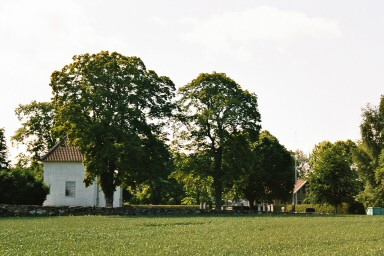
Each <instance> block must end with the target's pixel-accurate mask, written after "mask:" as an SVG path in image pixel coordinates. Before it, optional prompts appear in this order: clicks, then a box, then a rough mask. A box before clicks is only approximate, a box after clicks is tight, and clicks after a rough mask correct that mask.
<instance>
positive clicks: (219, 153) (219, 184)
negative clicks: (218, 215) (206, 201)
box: [213, 147, 223, 211]
mask: <svg viewBox="0 0 384 256" xmlns="http://www.w3.org/2000/svg"><path fill="white" fill-rule="evenodd" d="M222 159H223V149H222V148H221V147H219V148H218V149H217V150H216V152H215V170H214V176H213V186H214V189H215V205H216V206H215V209H216V211H221V201H222V197H223V181H222V175H223V174H222V170H221V164H222Z"/></svg>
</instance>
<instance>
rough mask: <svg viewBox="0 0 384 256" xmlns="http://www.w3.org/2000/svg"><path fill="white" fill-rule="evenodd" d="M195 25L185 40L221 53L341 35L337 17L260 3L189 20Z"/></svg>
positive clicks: (281, 45)
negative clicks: (249, 7)
mask: <svg viewBox="0 0 384 256" xmlns="http://www.w3.org/2000/svg"><path fill="white" fill-rule="evenodd" d="M186 24H191V26H192V28H191V30H190V31H188V32H186V33H184V34H183V35H182V40H184V41H187V42H189V43H194V44H200V45H202V46H204V47H206V48H208V50H210V51H213V52H218V53H223V52H226V53H230V52H235V53H237V54H238V53H240V54H245V55H246V54H248V53H249V50H248V49H251V48H252V46H253V45H254V44H255V43H269V44H270V43H272V44H277V45H276V47H277V49H280V51H281V50H282V47H283V48H284V47H285V46H286V45H287V44H293V43H295V42H296V41H299V40H303V39H315V40H329V39H334V38H338V37H340V36H341V31H340V28H339V26H338V24H337V22H335V21H330V20H327V19H325V18H321V17H309V16H308V15H306V14H304V13H300V12H293V11H281V10H279V9H277V8H274V7H269V6H259V7H257V8H254V9H250V10H246V11H243V12H227V13H221V14H219V15H215V16H212V17H211V18H209V19H207V20H203V21H197V20H195V21H194V22H192V21H191V20H188V23H186Z"/></svg>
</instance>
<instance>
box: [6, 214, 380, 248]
mask: <svg viewBox="0 0 384 256" xmlns="http://www.w3.org/2000/svg"><path fill="white" fill-rule="evenodd" d="M383 227H384V216H341V215H340V216H316V215H311V216H288V215H287V216H284V215H280V216H260V215H252V216H251V215H249V216H192V217H116V216H114V217H106V216H69V217H35V218H0V255H383V254H384V236H383V234H384V233H383Z"/></svg>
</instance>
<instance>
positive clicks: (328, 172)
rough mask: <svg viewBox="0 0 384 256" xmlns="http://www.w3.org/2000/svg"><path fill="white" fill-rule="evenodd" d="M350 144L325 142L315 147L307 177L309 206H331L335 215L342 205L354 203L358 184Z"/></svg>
mask: <svg viewBox="0 0 384 256" xmlns="http://www.w3.org/2000/svg"><path fill="white" fill-rule="evenodd" d="M354 148H356V145H355V143H353V142H352V141H346V142H344V141H338V142H336V143H334V144H333V143H331V142H328V141H324V142H322V143H320V144H318V145H316V146H315V148H314V150H313V152H312V155H311V157H310V163H311V167H312V172H311V173H310V174H309V196H310V199H311V202H313V203H320V204H323V203H325V204H330V205H332V206H334V207H335V209H336V212H337V211H338V208H339V207H340V206H341V204H342V203H351V202H354V200H355V199H354V197H355V195H356V194H357V193H358V192H359V189H360V183H359V181H358V176H357V172H356V170H355V169H354V168H353V162H352V151H353V150H354Z"/></svg>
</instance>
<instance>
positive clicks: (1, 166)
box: [0, 128, 9, 170]
mask: <svg viewBox="0 0 384 256" xmlns="http://www.w3.org/2000/svg"><path fill="white" fill-rule="evenodd" d="M4 133H5V131H4V128H0V170H9V159H8V148H7V141H6V139H5V134H4Z"/></svg>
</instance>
